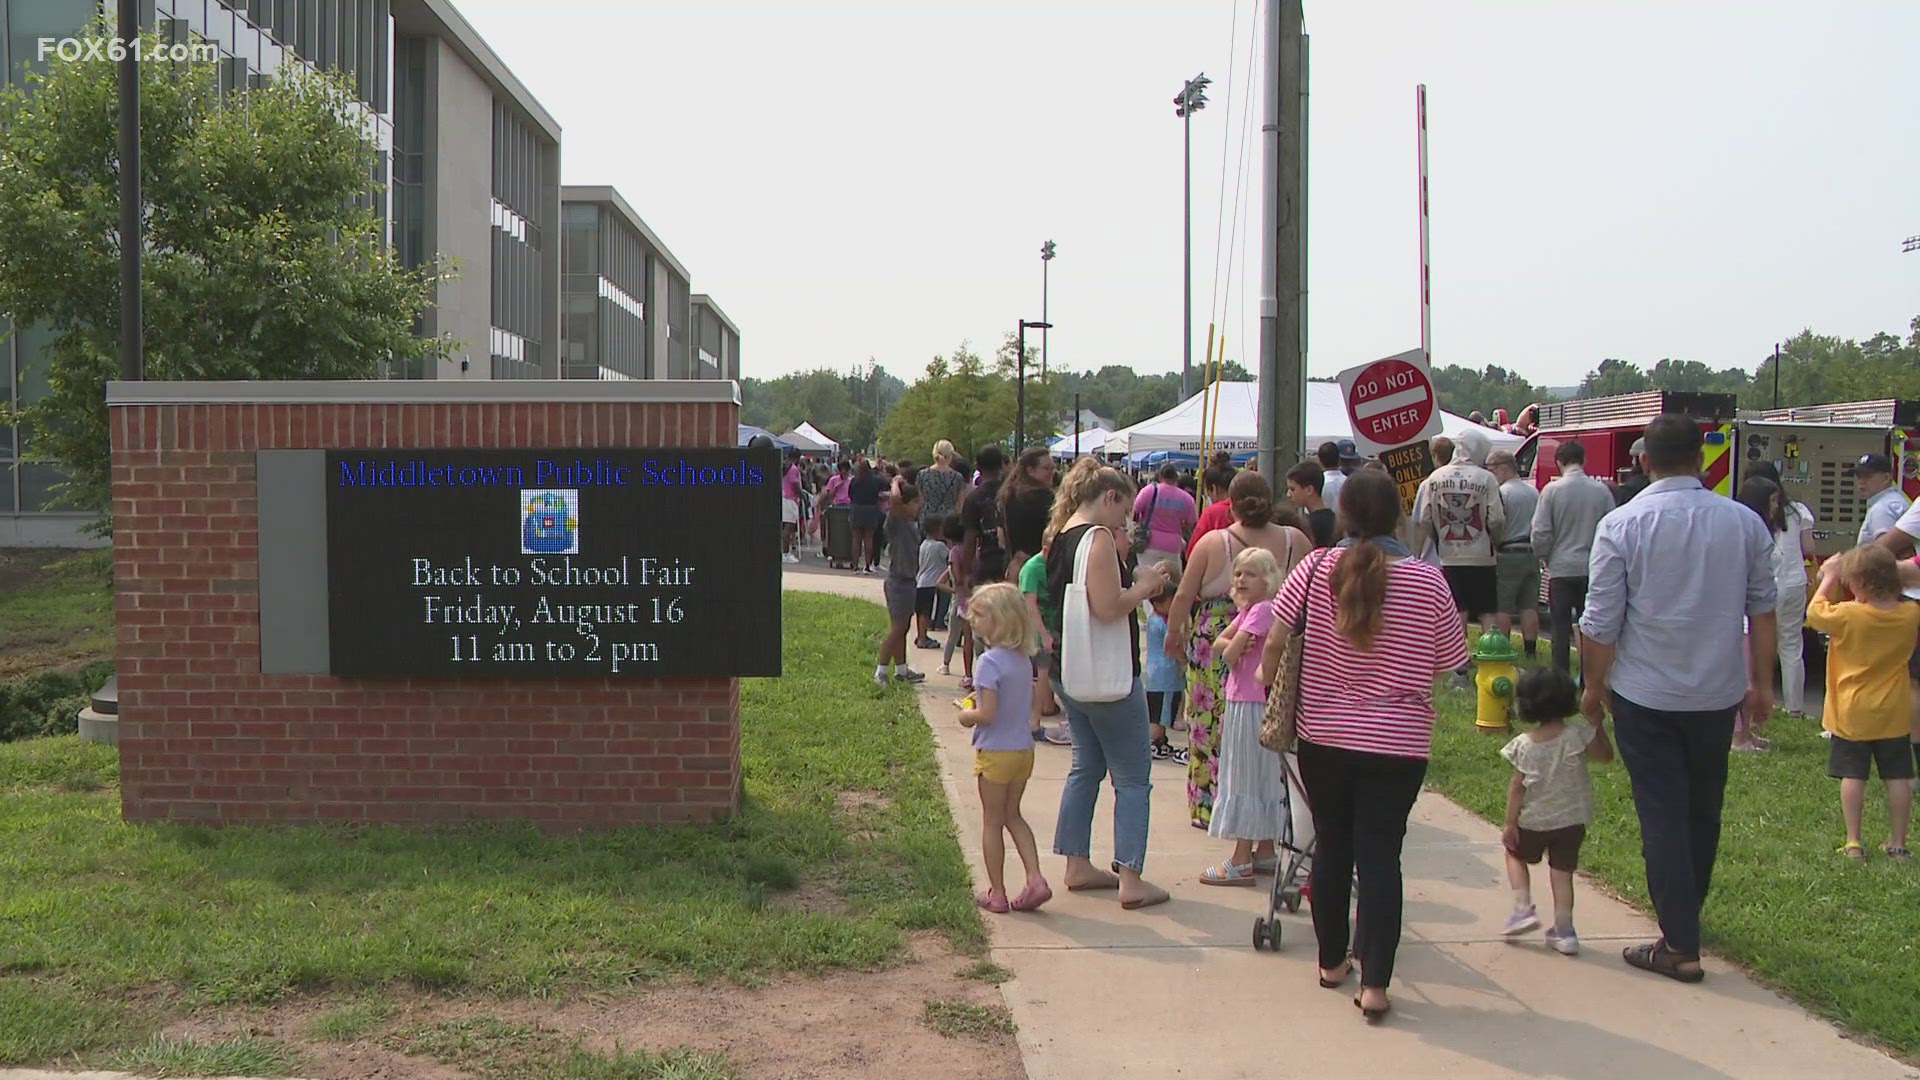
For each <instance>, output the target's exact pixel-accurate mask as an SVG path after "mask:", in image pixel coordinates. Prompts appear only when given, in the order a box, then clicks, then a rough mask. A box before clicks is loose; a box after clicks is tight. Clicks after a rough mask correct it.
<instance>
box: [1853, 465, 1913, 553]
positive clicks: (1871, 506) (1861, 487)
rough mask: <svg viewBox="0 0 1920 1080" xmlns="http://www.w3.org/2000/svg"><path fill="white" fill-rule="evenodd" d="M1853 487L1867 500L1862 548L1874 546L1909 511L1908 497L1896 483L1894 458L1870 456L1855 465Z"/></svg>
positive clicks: (1861, 529)
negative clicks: (1869, 545) (1872, 544)
mask: <svg viewBox="0 0 1920 1080" xmlns="http://www.w3.org/2000/svg"><path fill="white" fill-rule="evenodd" d="M1853 487H1854V490H1856V491H1858V492H1859V493H1860V494H1861V496H1862V497H1863V498H1865V499H1866V500H1867V512H1866V513H1865V514H1862V515H1861V517H1860V545H1861V546H1862V547H1864V546H1866V545H1868V544H1871V543H1873V542H1874V541H1875V540H1878V539H1880V537H1882V536H1884V535H1886V532H1887V530H1889V529H1891V528H1893V527H1894V525H1896V524H1898V523H1899V521H1900V515H1901V514H1904V513H1906V512H1907V496H1906V495H1905V494H1904V493H1903V492H1901V490H1900V485H1898V484H1896V483H1894V482H1893V459H1892V458H1890V457H1888V456H1887V455H1885V454H1866V455H1864V456H1862V457H1861V458H1860V460H1859V461H1856V462H1854V465H1853Z"/></svg>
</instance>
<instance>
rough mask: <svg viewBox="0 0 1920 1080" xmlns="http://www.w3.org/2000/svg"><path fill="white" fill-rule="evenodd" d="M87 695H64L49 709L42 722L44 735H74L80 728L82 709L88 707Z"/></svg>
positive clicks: (41, 727)
mask: <svg viewBox="0 0 1920 1080" xmlns="http://www.w3.org/2000/svg"><path fill="white" fill-rule="evenodd" d="M90 700H91V699H89V698H88V697H87V696H86V695H84V694H81V695H76V696H74V697H63V698H61V699H60V700H59V701H56V702H54V703H53V705H52V706H50V707H49V708H48V709H47V715H46V716H45V717H44V718H42V720H41V722H40V734H42V735H72V734H74V733H75V732H77V731H79V730H80V710H81V709H84V708H86V707H87V704H88V702H89V701H90Z"/></svg>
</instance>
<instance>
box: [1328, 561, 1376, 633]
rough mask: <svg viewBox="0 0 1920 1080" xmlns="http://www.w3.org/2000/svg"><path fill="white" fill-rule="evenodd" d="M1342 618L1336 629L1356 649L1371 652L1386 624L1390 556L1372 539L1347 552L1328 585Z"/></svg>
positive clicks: (1337, 565) (1334, 570)
mask: <svg viewBox="0 0 1920 1080" xmlns="http://www.w3.org/2000/svg"><path fill="white" fill-rule="evenodd" d="M1327 587H1328V588H1329V589H1330V590H1331V591H1332V592H1333V600H1334V607H1335V609H1336V610H1338V611H1339V613H1340V614H1339V618H1338V619H1337V620H1336V621H1335V623H1334V626H1335V628H1336V629H1338V630H1339V631H1340V636H1341V637H1344V638H1346V639H1347V640H1348V641H1349V642H1351V643H1352V644H1353V646H1354V648H1357V649H1360V650H1362V651H1366V652H1370V651H1372V649H1373V643H1374V639H1376V638H1378V637H1379V636H1380V631H1381V630H1382V629H1384V624H1385V622H1386V613H1385V610H1384V609H1385V606H1386V602H1387V553H1386V552H1384V551H1382V550H1380V545H1378V544H1376V543H1374V542H1373V541H1372V540H1361V541H1359V542H1358V543H1356V544H1354V545H1353V546H1352V547H1350V548H1348V549H1347V553H1346V554H1345V555H1343V556H1341V557H1340V561H1339V563H1337V564H1336V565H1335V566H1334V568H1333V575H1332V577H1331V578H1330V579H1329V580H1328V582H1327Z"/></svg>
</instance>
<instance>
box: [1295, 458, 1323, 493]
mask: <svg viewBox="0 0 1920 1080" xmlns="http://www.w3.org/2000/svg"><path fill="white" fill-rule="evenodd" d="M1287 479H1289V480H1291V481H1293V482H1294V483H1296V484H1298V485H1300V486H1301V487H1303V488H1312V489H1313V491H1314V494H1316V495H1319V494H1324V493H1325V492H1326V490H1327V470H1325V469H1323V468H1321V467H1320V463H1319V462H1317V461H1303V462H1301V463H1300V464H1298V465H1295V466H1294V467H1293V468H1291V469H1288V470H1287Z"/></svg>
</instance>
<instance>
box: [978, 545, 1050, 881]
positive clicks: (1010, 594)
mask: <svg viewBox="0 0 1920 1080" xmlns="http://www.w3.org/2000/svg"><path fill="white" fill-rule="evenodd" d="M967 621H968V623H969V624H970V625H971V626H972V627H973V634H974V638H975V640H977V641H979V642H980V643H981V644H982V645H984V646H986V652H984V653H982V654H981V656H980V659H979V661H978V662H977V663H976V664H975V665H974V670H973V696H972V697H970V698H965V699H962V701H961V702H960V723H961V724H962V725H963V726H965V727H970V728H972V729H973V775H974V777H975V778H976V779H977V781H978V782H979V788H980V820H981V838H980V856H981V860H982V861H983V862H985V863H986V867H987V891H986V892H983V893H981V894H980V895H979V896H977V897H976V898H975V902H976V903H978V904H979V905H980V906H981V907H983V908H985V909H986V910H988V911H991V912H995V913H997V914H1002V913H1005V912H1007V911H1032V910H1034V909H1035V908H1038V907H1039V906H1040V905H1041V904H1044V903H1046V902H1047V901H1048V900H1051V899H1052V898H1053V890H1052V889H1051V888H1049V887H1048V885H1047V879H1046V877H1045V876H1044V875H1042V874H1041V872H1040V849H1039V848H1038V846H1036V844H1035V843H1034V839H1033V828H1032V827H1031V826H1029V825H1028V824H1027V819H1026V818H1024V817H1022V816H1021V814H1020V797H1021V795H1023V794H1025V792H1026V790H1027V779H1028V778H1029V777H1031V776H1032V775H1033V736H1032V735H1031V734H1029V731H1028V728H1027V716H1028V714H1029V712H1030V711H1031V710H1032V708H1033V654H1034V651H1035V649H1036V648H1037V645H1036V634H1037V628H1036V627H1035V626H1034V624H1033V620H1032V618H1031V617H1030V616H1029V615H1028V614H1027V605H1026V601H1025V600H1024V599H1022V597H1021V596H1020V590H1019V589H1016V588H1014V587H1013V586H1012V585H1009V584H1007V583H1005V582H994V583H993V584H990V585H982V586H980V587H979V588H978V589H975V590H974V592H973V596H972V598H971V599H970V600H968V602H967ZM1007 836H1012V837H1013V846H1014V849H1015V850H1017V851H1018V852H1019V853H1020V865H1021V866H1022V867H1023V868H1025V870H1026V872H1027V883H1026V887H1025V888H1024V889H1022V890H1021V892H1020V895H1019V896H1016V897H1013V898H1012V899H1008V897H1007V883H1006V861H1007V845H1006V837H1007Z"/></svg>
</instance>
